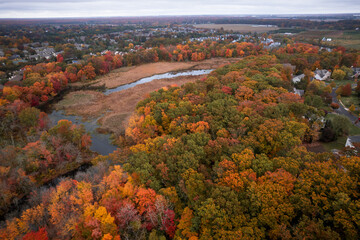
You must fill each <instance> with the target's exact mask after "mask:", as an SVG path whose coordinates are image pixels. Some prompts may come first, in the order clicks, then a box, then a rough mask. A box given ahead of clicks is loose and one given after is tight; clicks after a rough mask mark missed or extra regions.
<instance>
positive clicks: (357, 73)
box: [351, 67, 360, 78]
mask: <svg viewBox="0 0 360 240" xmlns="http://www.w3.org/2000/svg"><path fill="white" fill-rule="evenodd" d="M351 69H352V70H353V75H352V76H351V77H352V78H359V76H360V68H354V67H351Z"/></svg>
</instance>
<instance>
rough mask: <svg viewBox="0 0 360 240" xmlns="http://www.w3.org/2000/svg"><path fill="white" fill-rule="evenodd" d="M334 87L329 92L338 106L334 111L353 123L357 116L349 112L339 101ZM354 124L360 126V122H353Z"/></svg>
mask: <svg viewBox="0 0 360 240" xmlns="http://www.w3.org/2000/svg"><path fill="white" fill-rule="evenodd" d="M335 91H336V89H335V88H334V89H333V91H332V93H331V97H332V101H333V102H335V103H337V104H339V106H340V107H339V108H338V109H336V110H335V112H336V113H338V114H341V115H343V116H345V117H347V118H348V119H349V120H350V121H351V122H352V123H355V122H356V120H357V119H358V118H357V117H355V116H354V115H353V114H351V113H350V112H349V111H347V110H346V109H345V108H344V106H343V105H342V104H341V103H340V102H339V100H338V99H337V98H336V93H335ZM354 125H355V126H357V127H359V128H360V122H358V123H357V124H354Z"/></svg>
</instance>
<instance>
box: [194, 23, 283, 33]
mask: <svg viewBox="0 0 360 240" xmlns="http://www.w3.org/2000/svg"><path fill="white" fill-rule="evenodd" d="M194 27H196V28H206V29H221V28H222V29H224V30H225V31H231V30H232V31H234V32H252V33H254V32H257V33H263V32H268V31H273V30H278V29H279V28H278V27H277V26H273V25H254V24H196V25H194Z"/></svg>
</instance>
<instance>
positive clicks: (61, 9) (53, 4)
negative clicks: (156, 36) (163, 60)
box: [0, 0, 360, 18]
mask: <svg viewBox="0 0 360 240" xmlns="http://www.w3.org/2000/svg"><path fill="white" fill-rule="evenodd" d="M359 12H360V0H172V1H170V0H117V1H116V0H53V1H50V0H0V18H45V17H100V16H154V15H155V16H156V15H209V14H211V15H227V14H297V13H299V14H303V13H305V14H323V13H359Z"/></svg>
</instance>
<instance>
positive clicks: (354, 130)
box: [322, 114, 360, 151]
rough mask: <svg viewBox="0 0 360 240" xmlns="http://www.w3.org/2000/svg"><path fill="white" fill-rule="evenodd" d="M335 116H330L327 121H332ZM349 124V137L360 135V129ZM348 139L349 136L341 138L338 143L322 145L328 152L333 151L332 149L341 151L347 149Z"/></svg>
mask: <svg viewBox="0 0 360 240" xmlns="http://www.w3.org/2000/svg"><path fill="white" fill-rule="evenodd" d="M334 116H335V115H334V114H328V115H327V116H326V118H325V119H331V118H333V117H334ZM348 124H349V136H354V135H360V128H358V127H356V126H355V125H353V124H352V123H351V122H348ZM346 139H347V136H341V137H339V138H338V139H337V140H336V141H333V142H328V143H322V145H323V146H324V148H325V149H326V150H327V151H331V149H339V150H341V149H343V148H344V147H345V143H346Z"/></svg>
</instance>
